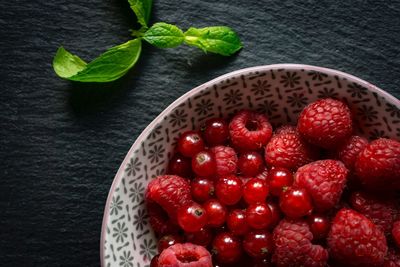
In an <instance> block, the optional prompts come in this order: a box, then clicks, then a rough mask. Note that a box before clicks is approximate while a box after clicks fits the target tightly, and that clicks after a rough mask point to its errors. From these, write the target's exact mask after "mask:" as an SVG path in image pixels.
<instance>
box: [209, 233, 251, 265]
mask: <svg viewBox="0 0 400 267" xmlns="http://www.w3.org/2000/svg"><path fill="white" fill-rule="evenodd" d="M212 251H213V253H214V255H215V257H216V259H217V261H218V262H219V263H234V262H237V261H238V260H239V259H240V258H241V256H242V253H243V251H242V246H241V244H240V240H239V239H238V238H237V237H235V236H234V235H232V234H230V233H220V234H218V235H217V236H216V237H215V238H214V240H213V243H212Z"/></svg>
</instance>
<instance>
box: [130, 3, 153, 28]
mask: <svg viewBox="0 0 400 267" xmlns="http://www.w3.org/2000/svg"><path fill="white" fill-rule="evenodd" d="M128 2H129V5H130V6H131V9H132V10H133V12H135V14H136V17H137V20H138V22H139V23H140V24H141V25H142V26H143V27H146V28H147V23H148V22H149V19H150V13H151V6H152V4H153V0H128Z"/></svg>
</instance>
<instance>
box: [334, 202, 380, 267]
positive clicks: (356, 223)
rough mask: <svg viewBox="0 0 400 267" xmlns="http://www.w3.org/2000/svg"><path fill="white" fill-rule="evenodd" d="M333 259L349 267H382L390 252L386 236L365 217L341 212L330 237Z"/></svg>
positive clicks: (354, 212)
mask: <svg viewBox="0 0 400 267" xmlns="http://www.w3.org/2000/svg"><path fill="white" fill-rule="evenodd" d="M328 246H329V251H330V256H332V257H333V258H334V259H336V260H337V261H339V262H341V263H343V264H346V266H347V265H348V266H381V265H382V264H383V261H384V257H385V255H386V252H387V249H388V248H387V244H386V238H385V235H384V234H383V232H382V231H381V230H379V228H378V227H376V225H375V224H374V223H373V222H371V221H370V220H369V219H368V218H367V217H365V216H364V215H362V214H360V213H358V212H356V211H354V210H351V209H341V210H340V211H339V212H338V213H337V214H336V216H335V218H334V219H333V221H332V226H331V230H330V232H329V235H328Z"/></svg>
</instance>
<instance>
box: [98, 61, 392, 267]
mask: <svg viewBox="0 0 400 267" xmlns="http://www.w3.org/2000/svg"><path fill="white" fill-rule="evenodd" d="M327 97H331V98H336V99H340V100H343V101H345V102H346V103H347V104H348V105H349V107H350V109H351V111H352V114H353V115H354V124H355V126H356V128H357V131H358V132H359V133H360V134H362V135H364V136H366V137H368V138H370V139H376V138H378V137H389V138H394V139H400V101H399V100H398V99H396V98H394V97H393V96H391V95H389V94H388V93H386V92H384V91H382V90H380V89H379V88H377V87H375V86H373V85H371V84H369V83H367V82H365V81H363V80H361V79H358V78H356V77H354V76H351V75H349V74H345V73H343V72H339V71H334V70H330V69H325V68H320V67H314V66H307V65H296V64H279V65H270V66H260V67H252V68H248V69H243V70H239V71H235V72H232V73H229V74H226V75H224V76H221V77H219V78H216V79H214V80H212V81H210V82H208V83H205V84H203V85H201V86H199V87H197V88H195V89H193V90H191V91H189V92H188V93H186V94H185V95H183V96H182V97H180V98H179V99H178V100H176V101H175V102H174V103H172V104H171V105H170V106H169V107H168V108H167V109H165V110H164V111H163V112H162V113H161V114H160V115H159V116H158V117H157V118H156V119H155V120H154V121H153V122H152V123H151V124H150V125H149V126H147V128H146V129H145V130H144V131H143V132H142V134H141V135H140V136H139V137H138V138H137V140H136V141H135V143H134V144H133V145H132V147H131V149H130V151H129V152H128V154H127V156H126V158H125V160H124V161H123V163H122V165H121V166H120V169H119V170H118V173H117V175H116V177H115V178H114V181H113V184H112V187H111V189H110V193H109V196H108V199H107V204H106V207H105V211H104V219H103V226H102V234H101V253H100V254H101V264H102V266H105V267H114V266H120V267H148V266H150V260H151V258H152V257H153V256H154V255H155V254H156V253H157V241H156V239H155V237H154V233H153V232H152V230H151V227H150V224H149V222H148V216H147V214H146V207H145V201H144V193H145V190H146V186H147V184H148V182H149V181H150V179H152V178H154V177H155V176H157V175H160V174H163V173H164V172H165V170H166V167H167V164H168V159H169V158H170V157H171V156H172V151H173V148H174V146H175V144H176V141H177V138H178V136H179V134H180V133H181V132H182V131H185V130H188V129H195V128H199V126H200V125H201V124H202V123H204V122H205V121H206V120H207V119H209V118H212V117H229V116H231V115H232V114H234V113H235V112H237V111H238V110H240V109H244V108H246V109H252V110H257V111H259V112H262V113H265V114H267V115H268V117H269V119H270V121H271V123H272V125H273V126H274V127H277V126H279V125H281V124H287V123H289V124H295V123H296V119H297V116H298V114H299V112H300V111H301V110H302V108H303V107H304V106H305V105H307V104H308V103H310V102H313V101H314V100H316V99H318V98H327Z"/></svg>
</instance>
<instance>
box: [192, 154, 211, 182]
mask: <svg viewBox="0 0 400 267" xmlns="http://www.w3.org/2000/svg"><path fill="white" fill-rule="evenodd" d="M192 169H193V171H194V173H195V174H197V175H199V176H211V175H213V174H214V173H215V158H214V155H213V154H212V153H210V152H208V151H200V152H199V153H197V154H196V155H195V156H194V157H193V158H192Z"/></svg>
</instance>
